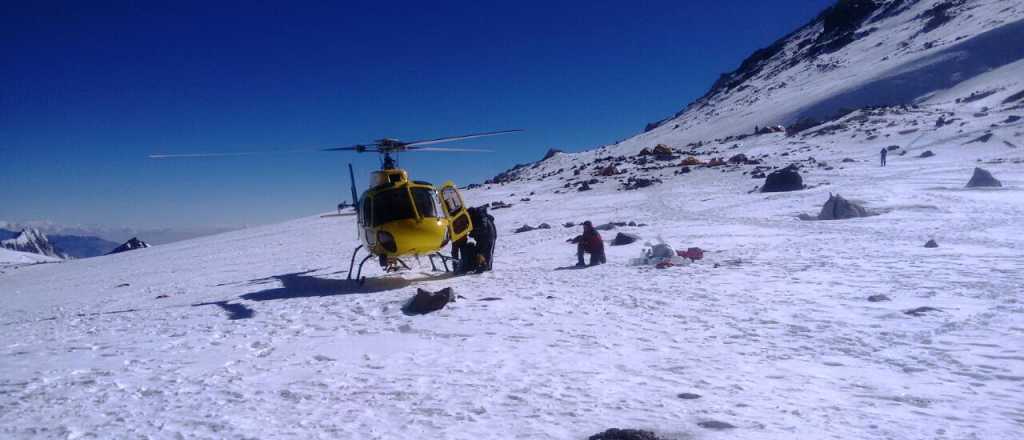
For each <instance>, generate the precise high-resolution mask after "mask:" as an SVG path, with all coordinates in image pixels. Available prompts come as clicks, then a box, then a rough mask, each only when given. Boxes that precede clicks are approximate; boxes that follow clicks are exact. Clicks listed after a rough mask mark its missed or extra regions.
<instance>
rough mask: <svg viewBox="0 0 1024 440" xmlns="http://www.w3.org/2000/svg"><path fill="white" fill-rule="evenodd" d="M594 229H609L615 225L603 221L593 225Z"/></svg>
mask: <svg viewBox="0 0 1024 440" xmlns="http://www.w3.org/2000/svg"><path fill="white" fill-rule="evenodd" d="M594 229H597V230H598V231H610V230H612V229H615V225H614V224H611V223H605V224H603V225H597V226H594Z"/></svg>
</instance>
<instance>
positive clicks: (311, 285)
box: [239, 271, 449, 301]
mask: <svg viewBox="0 0 1024 440" xmlns="http://www.w3.org/2000/svg"><path fill="white" fill-rule="evenodd" d="M310 272H312V271H306V272H296V273H289V274H285V275H276V276H272V277H268V278H261V279H259V280H253V281H254V282H256V283H262V282H267V281H271V280H276V281H278V282H279V283H281V287H277V288H272V289H265V290H260V291H257V292H251V293H246V294H244V295H241V296H239V298H241V299H244V300H250V301H272V300H279V299H295V298H315V297H324V296H336V295H360V294H367V293H376V292H386V291H388V290H397V289H403V288H406V287H409V286H411V285H412V284H414V283H418V282H421V281H435V280H441V279H445V278H446V277H448V276H449V275H447V274H446V275H441V276H424V277H419V278H413V279H406V278H401V277H381V278H368V279H367V280H366V282H365V283H363V284H362V285H359V284H358V283H356V282H354V281H351V280H346V279H335V278H321V277H318V276H313V275H309V273H310Z"/></svg>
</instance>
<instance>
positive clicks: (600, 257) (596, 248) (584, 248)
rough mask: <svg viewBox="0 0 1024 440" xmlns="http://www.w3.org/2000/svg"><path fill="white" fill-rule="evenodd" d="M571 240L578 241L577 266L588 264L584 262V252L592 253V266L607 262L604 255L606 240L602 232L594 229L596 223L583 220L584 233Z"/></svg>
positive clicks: (572, 241)
mask: <svg viewBox="0 0 1024 440" xmlns="http://www.w3.org/2000/svg"><path fill="white" fill-rule="evenodd" d="M569 242H570V243H576V265H577V266H581V267H582V266H586V264H585V263H584V262H583V254H590V265H591V266H596V265H598V264H604V263H605V262H606V260H605V257H604V240H602V239H601V233H599V232H597V229H594V225H593V224H592V223H590V221H589V220H588V221H585V222H583V234H582V235H578V236H576V237H575V238H572V239H570V240H569Z"/></svg>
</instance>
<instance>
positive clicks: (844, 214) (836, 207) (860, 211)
mask: <svg viewBox="0 0 1024 440" xmlns="http://www.w3.org/2000/svg"><path fill="white" fill-rule="evenodd" d="M868 215H869V214H868V210H867V209H864V207H863V206H860V205H858V204H856V203H853V202H851V201H849V200H846V199H844V198H843V196H840V195H839V194H836V195H832V194H831V193H829V197H828V201H827V202H825V205H824V206H822V207H821V212H819V213H818V220H843V219H848V218H858V217H867V216H868Z"/></svg>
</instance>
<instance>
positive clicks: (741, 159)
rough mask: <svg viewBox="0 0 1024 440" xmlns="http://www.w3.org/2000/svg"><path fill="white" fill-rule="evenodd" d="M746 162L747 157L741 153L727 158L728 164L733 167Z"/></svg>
mask: <svg viewBox="0 0 1024 440" xmlns="http://www.w3.org/2000/svg"><path fill="white" fill-rule="evenodd" d="M747 160H748V159H747V155H746V154H743V153H740V154H737V155H735V156H733V157H730V158H729V163H731V164H734V165H739V164H744V163H747Z"/></svg>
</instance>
